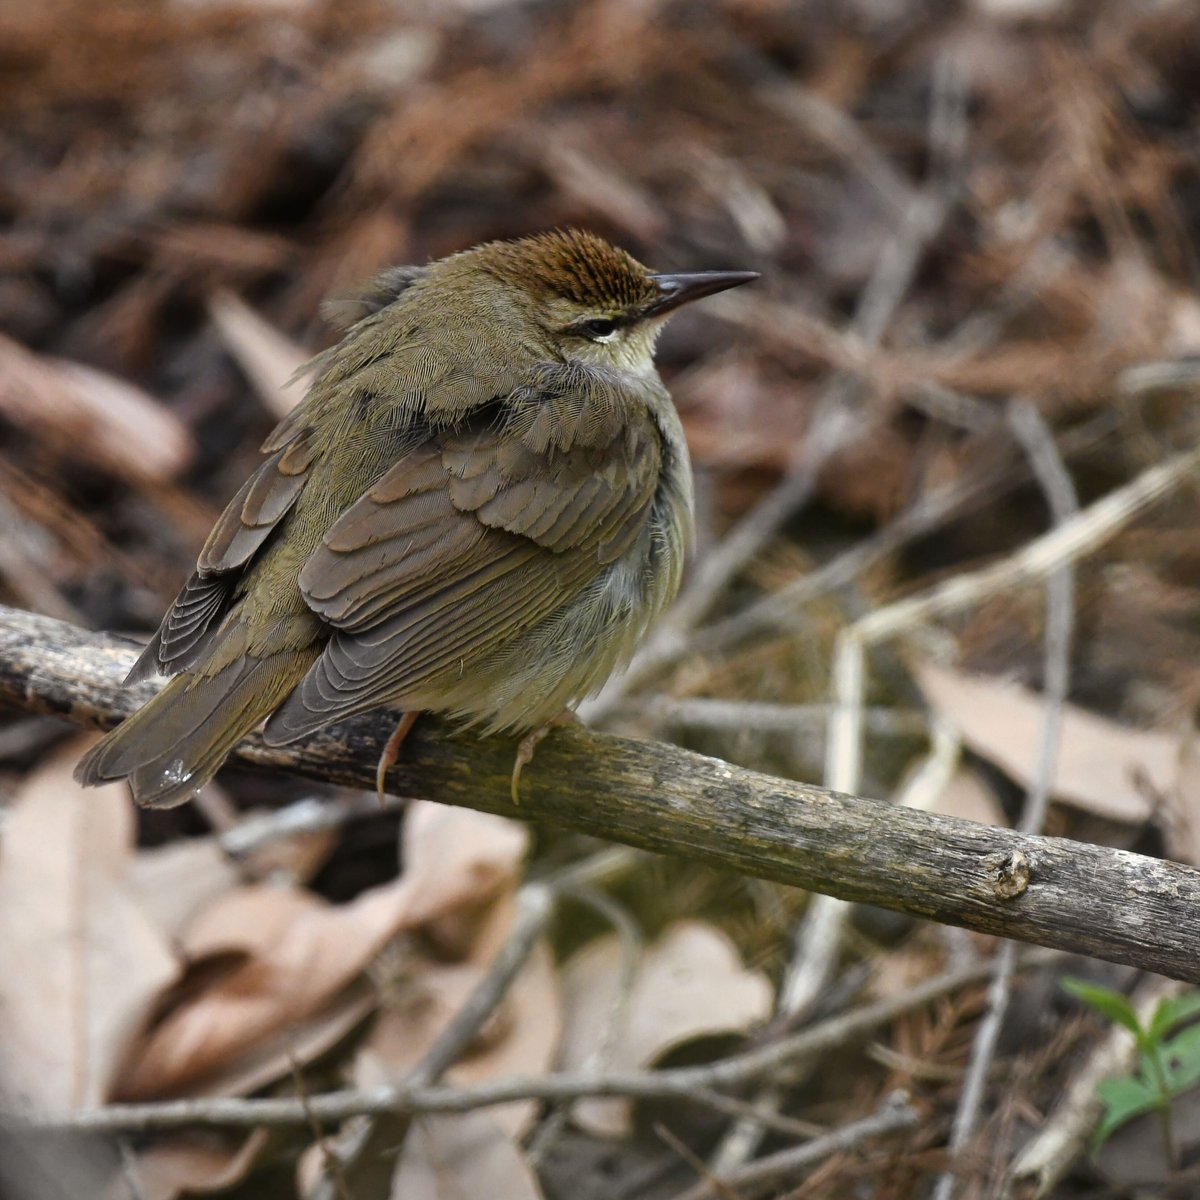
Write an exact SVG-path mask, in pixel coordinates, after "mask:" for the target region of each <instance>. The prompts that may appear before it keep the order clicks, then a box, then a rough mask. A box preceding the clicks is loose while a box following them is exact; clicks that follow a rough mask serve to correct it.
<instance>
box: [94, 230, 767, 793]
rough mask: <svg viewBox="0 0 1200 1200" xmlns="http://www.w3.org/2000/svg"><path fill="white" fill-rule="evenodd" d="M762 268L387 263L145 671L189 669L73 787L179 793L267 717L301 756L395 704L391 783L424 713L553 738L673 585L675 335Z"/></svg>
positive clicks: (574, 248) (219, 525)
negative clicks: (676, 321)
mask: <svg viewBox="0 0 1200 1200" xmlns="http://www.w3.org/2000/svg"><path fill="white" fill-rule="evenodd" d="M757 277H758V276H757V274H756V273H755V272H751V271H704V272H696V273H684V274H656V273H654V272H652V271H650V270H649V269H648V268H647V267H645V266H643V265H642V264H641V263H640V262H638V261H637V260H636V259H634V258H633V257H632V256H631V255H630V254H628V253H627V252H626V251H624V250H621V249H619V248H617V247H615V246H613V245H611V244H610V243H609V242H607V241H605V240H603V239H602V238H600V237H598V236H597V235H595V234H593V233H590V232H587V231H584V230H579V229H574V228H567V229H558V230H554V231H551V232H548V233H542V234H537V235H533V236H529V237H524V238H518V239H514V240H501V241H491V242H486V243H483V244H480V245H477V246H474V247H472V248H471V249H468V250H464V251H461V252H459V253H456V254H452V255H450V256H448V257H446V258H442V259H438V260H436V261H433V262H430V263H429V264H428V265H425V266H411V267H410V266H403V267H394V268H392V269H390V270H388V271H385V272H384V273H383V274H381V275H380V276H378V277H377V278H376V279H375V280H373V281H372V282H371V283H370V285H369V286H367V287H366V288H365V289H364V290H363V291H362V293H361V294H360V295H359V296H357V297H355V298H353V299H351V300H349V301H345V302H343V303H341V304H340V305H336V306H334V308H333V316H334V319H335V320H337V321H338V322H339V323H340V324H341V325H342V327H343V331H342V335H341V340H340V341H338V342H337V343H336V344H335V345H333V346H332V347H331V348H330V349H328V350H326V351H325V352H323V353H322V354H320V355H318V356H317V357H316V358H315V359H314V360H313V363H312V364H311V371H312V374H311V378H312V382H311V385H310V386H309V389H308V392H307V394H306V395H305V397H304V398H303V400H302V401H301V402H300V403H299V404H298V405H297V406H296V407H295V408H294V409H293V410H292V411H291V412H290V413H289V414H288V415H287V416H286V417H285V418H284V419H283V420H282V421H281V422H280V424H279V425H278V426H277V427H276V428H275V429H274V431H273V432H272V433H271V434H270V436H269V437H268V438H267V439H266V441H265V442H264V443H263V446H262V449H261V453H262V455H263V456H264V457H263V461H262V462H261V464H260V465H259V466H258V468H257V469H256V470H255V471H254V472H253V474H252V475H251V476H250V477H249V478H248V479H247V480H246V481H245V483H244V484H243V485H242V486H241V488H240V489H239V490H238V491H237V493H236V494H235V495H234V496H233V498H232V499H231V500H230V502H229V504H228V506H227V507H226V508H225V510H224V511H223V512H222V514H221V516H220V517H219V518H218V520H217V522H216V524H215V525H214V527H213V529H212V531H211V533H210V534H209V536H208V538H207V540H206V541H205V543H204V546H203V548H202V549H201V550H200V553H199V556H198V558H197V561H196V565H195V569H194V571H193V572H192V574H191V576H190V577H189V578H188V580H187V582H186V583H184V585H183V587H182V589H181V590H180V592H179V594H178V596H177V597H176V598H175V601H174V602H173V603H172V605H171V607H170V608H169V610H168V611H167V613H166V615H165V616H164V618H163V620H162V623H161V625H160V626H159V628H158V631H157V632H156V633H155V634H154V636H153V638H152V639H151V640H150V642H149V643H148V645H147V646H146V647H145V650H144V651H143V652H142V654H141V656H140V657H139V658H138V659H137V661H136V663H135V664H134V666H133V668H132V669H131V670H130V672H129V674H128V677H127V679H126V683H133V682H137V681H140V680H144V679H147V678H149V677H151V676H153V675H155V674H163V675H168V676H171V677H172V678H171V679H170V681H169V682H168V683H167V684H166V686H165V687H164V688H163V689H162V690H161V691H160V692H158V694H157V695H155V696H154V697H153V698H152V699H150V700H149V701H148V702H147V703H146V704H144V705H143V706H142V707H141V708H140V709H138V710H137V711H136V712H135V713H133V714H132V715H131V716H129V717H128V718H127V719H126V720H125V721H124V722H123V723H121V724H120V725H118V726H117V727H116V728H115V729H114V730H112V731H111V732H109V733H108V734H107V735H106V736H105V737H103V738H102V739H101V740H100V741H99V742H97V743H96V744H95V745H94V746H93V747H92V748H91V749H90V750H89V751H88V752H87V753H86V754H85V755H84V757H83V758H82V759H81V760H80V762H79V764H78V766H77V768H76V772H75V776H76V779H77V780H78V781H79V782H80V783H82V784H84V785H86V786H93V785H99V784H102V783H106V782H110V781H114V780H122V779H124V780H128V782H129V786H130V788H131V791H132V793H133V797H134V799H135V800H136V801H137V802H138V803H139V804H141V805H144V806H148V807H155V808H165V807H170V806H173V805H176V804H180V803H183V802H185V801H186V800H188V799H189V798H190V797H191V796H192V795H193V794H194V793H195V791H196V790H197V789H198V788H200V787H201V786H203V785H204V784H205V783H206V782H207V781H208V780H209V779H211V777H212V776H213V775H214V774H215V773H216V771H217V770H218V769H219V768H220V766H221V764H222V763H223V762H224V761H225V759H226V758H227V757H228V756H229V755H230V753H231V752H232V751H233V749H234V747H235V746H236V745H237V743H238V742H239V741H241V739H242V738H243V737H245V736H246V735H247V734H249V733H251V732H252V731H254V730H255V729H257V728H259V727H260V726H262V736H263V739H264V741H265V742H266V743H267V744H268V745H271V746H283V745H288V744H290V743H293V742H296V741H298V740H301V739H303V738H305V737H307V736H309V735H310V734H313V733H314V732H316V731H317V730H320V729H322V728H324V727H325V726H327V725H330V724H332V723H334V722H338V721H342V720H344V719H346V718H348V717H351V716H354V715H356V714H359V713H362V712H365V711H368V710H370V709H374V708H377V707H380V706H390V707H392V708H394V709H397V710H400V711H401V712H402V713H403V714H404V715H403V716H402V718H401V719H400V721H399V723H398V724H397V727H396V733H395V734H394V735H393V737H392V739H390V740H389V743H388V746H387V747H386V748H385V751H384V754H383V755H382V756H381V758H380V763H379V767H378V770H377V781H378V786H379V788H380V791H381V794H382V790H383V787H384V780H385V775H386V771H387V769H388V767H390V765H391V764H392V763H393V762H394V761H395V758H396V754H397V752H398V749H399V744H400V742H401V741H402V739H403V737H404V736H405V735H406V734H407V731H408V728H410V727H411V724H412V721H413V720H414V719H415V718H416V716H417V715H418V714H420V713H426V712H428V713H437V714H441V715H443V716H444V717H446V718H448V719H449V720H450V721H451V722H452V723H454V724H455V725H457V726H461V727H463V728H469V729H476V730H477V731H478V732H479V733H480V734H481V735H490V734H494V733H499V732H501V731H508V732H512V733H524V734H527V735H528V736H529V738H530V739H532V742H533V743H536V740H537V738H539V737H540V736H541V735H542V733H544V731H545V730H546V729H547V728H549V727H550V726H551V725H552V724H553V723H555V722H556V721H557V720H559V719H560V717H561V716H562V715H563V714H564V713H570V711H571V710H572V707H573V706H574V705H575V704H577V703H578V702H579V701H580V700H582V699H584V698H585V697H587V696H589V695H592V694H594V693H595V692H596V691H598V690H599V688H600V687H601V686H602V685H603V684H604V682H605V681H606V680H607V679H608V677H609V676H610V675H611V674H612V673H613V671H614V670H616V669H617V668H618V667H620V666H622V665H624V664H626V663H627V662H628V660H629V659H630V657H631V656H632V654H633V651H634V649H635V647H636V645H637V643H638V641H639V639H640V638H641V637H642V635H643V634H644V632H645V630H646V628H647V626H648V625H649V624H650V622H651V621H652V620H653V619H654V618H655V617H656V616H657V615H658V614H659V613H660V612H661V611H662V610H663V608H664V607H665V606H666V605H667V604H668V602H669V601H670V600H671V599H672V598H673V597H674V596H675V594H676V592H677V591H678V588H679V586H680V581H681V578H682V573H683V568H684V561H685V556H686V555H687V554H688V553H689V550H690V546H691V543H692V540H693V492H692V472H691V465H690V460H689V456H688V448H687V442H686V440H685V438H684V431H683V427H682V425H681V423H680V419H679V416H678V413H677V412H676V409H675V406H674V404H673V402H672V400H671V397H670V395H669V393H668V392H667V389H666V387H665V386H664V384H663V382H662V380H661V378H660V376H659V374H658V372H657V370H656V368H655V365H654V349H655V342H656V340H657V338H658V336H659V333H660V332H661V330H662V328H663V325H664V323H665V322H666V320H667V319H668V317H670V315H671V314H672V313H674V312H675V311H676V310H677V309H678V308H680V307H681V306H682V305H684V304H687V303H690V302H691V301H694V300H697V299H700V298H701V297H704V296H710V295H713V294H715V293H717V292H721V291H724V290H726V289H728V288H733V287H738V286H740V285H742V284H745V283H748V282H750V281H751V280H752V279H755V278H757ZM264 722H265V724H264ZM524 752H525V753H526V754H528V753H531V750H526V751H524ZM519 767H520V764H519V763H518V767H517V768H516V769H515V770H514V796H515V792H516V777H517V773H518V771H519Z"/></svg>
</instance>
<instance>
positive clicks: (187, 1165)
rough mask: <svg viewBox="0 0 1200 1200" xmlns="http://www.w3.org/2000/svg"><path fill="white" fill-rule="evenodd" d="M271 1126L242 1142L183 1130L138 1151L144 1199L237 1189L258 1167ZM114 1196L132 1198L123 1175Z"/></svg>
mask: <svg viewBox="0 0 1200 1200" xmlns="http://www.w3.org/2000/svg"><path fill="white" fill-rule="evenodd" d="M267 1138H268V1134H267V1131H266V1130H265V1129H256V1130H254V1132H253V1133H251V1134H250V1136H249V1137H247V1138H244V1139H243V1140H242V1141H241V1142H240V1143H237V1144H231V1143H230V1141H229V1139H228V1138H227V1137H224V1136H221V1135H219V1134H212V1133H209V1134H205V1133H192V1134H177V1135H176V1136H174V1137H170V1138H167V1139H164V1140H160V1141H157V1142H155V1143H154V1144H153V1145H152V1146H148V1147H147V1148H146V1149H144V1150H140V1151H138V1153H137V1154H136V1155H135V1157H134V1159H133V1161H132V1163H131V1167H130V1169H131V1170H132V1172H133V1173H134V1175H135V1176H136V1179H137V1185H138V1192H137V1194H138V1200H177V1197H179V1196H184V1195H188V1196H196V1195H207V1194H210V1193H212V1192H223V1191H226V1190H227V1189H228V1188H231V1187H233V1185H234V1184H235V1183H238V1182H240V1181H241V1180H242V1178H243V1177H244V1176H245V1174H246V1172H247V1171H249V1170H250V1168H251V1167H252V1166H253V1165H254V1162H255V1160H256V1159H257V1158H258V1156H259V1155H260V1154H261V1153H262V1150H263V1147H264V1146H265V1145H266V1144H267ZM108 1197H109V1200H128V1197H129V1184H128V1182H127V1179H126V1177H125V1176H124V1175H123V1176H122V1177H121V1178H119V1179H118V1180H116V1181H115V1183H114V1186H113V1187H112V1188H110V1189H109V1193H108Z"/></svg>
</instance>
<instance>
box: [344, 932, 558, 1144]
mask: <svg viewBox="0 0 1200 1200" xmlns="http://www.w3.org/2000/svg"><path fill="white" fill-rule="evenodd" d="M485 974H486V969H485V968H484V967H483V966H480V965H476V964H473V963H458V964H453V965H446V964H444V963H437V962H434V961H432V960H429V959H419V960H416V962H414V964H413V966H412V969H411V970H410V971H409V973H408V978H407V979H406V980H405V981H404V983H403V984H402V985H399V986H398V987H397V988H396V989H395V992H394V994H393V996H392V997H391V1000H390V1002H389V1003H388V1004H387V1005H386V1006H385V1008H384V1010H383V1011H382V1012H381V1013H380V1014H379V1017H378V1019H377V1020H376V1022H375V1024H374V1026H373V1027H372V1029H371V1032H370V1034H369V1035H368V1036H367V1038H366V1039H365V1041H364V1042H363V1045H362V1047H361V1048H360V1050H359V1052H358V1055H357V1057H356V1059H355V1062H354V1082H355V1085H356V1086H357V1087H361V1088H366V1089H370V1088H372V1087H376V1086H379V1085H380V1084H388V1083H399V1082H401V1081H402V1080H403V1079H404V1078H405V1076H406V1075H407V1074H408V1073H409V1072H410V1071H411V1070H412V1068H413V1067H415V1066H416V1065H417V1063H419V1062H420V1061H421V1059H422V1058H423V1057H424V1056H425V1054H426V1053H427V1052H428V1051H429V1049H430V1047H431V1046H432V1045H433V1043H434V1041H435V1040H436V1039H437V1037H438V1036H439V1035H440V1034H441V1032H442V1031H443V1030H444V1029H445V1028H446V1026H447V1025H448V1024H449V1023H450V1021H452V1020H453V1019H454V1017H455V1015H456V1014H457V1013H458V1012H459V1010H460V1009H461V1008H462V1006H463V1004H464V1002H465V1001H466V999H467V997H468V996H469V995H470V994H471V992H472V991H473V990H474V989H475V987H476V986H477V985H478V983H479V982H480V980H481V979H482V978H483V977H484V975H485ZM562 1022H563V1016H562V994H561V989H560V986H559V981H558V975H557V973H556V972H555V969H554V964H553V962H552V960H551V957H550V952H549V950H548V949H547V948H546V947H545V946H544V945H542V944H539V945H538V946H537V947H535V949H534V951H533V953H532V954H531V955H530V958H529V962H528V963H526V965H525V967H524V969H523V970H522V971H521V973H520V975H518V976H517V978H516V980H515V981H514V983H513V985H512V988H511V989H510V991H509V993H508V995H507V996H506V997H505V999H504V1000H503V1002H502V1003H501V1005H500V1007H499V1009H498V1010H497V1012H496V1013H495V1014H494V1015H493V1017H492V1019H491V1020H490V1021H488V1023H487V1024H486V1025H485V1026H484V1027H483V1029H481V1030H480V1032H479V1034H478V1035H477V1036H476V1038H475V1040H474V1042H473V1043H472V1044H471V1045H469V1046H468V1047H467V1049H466V1051H465V1052H464V1054H463V1056H462V1057H461V1058H460V1059H459V1061H458V1062H457V1063H455V1065H454V1066H453V1067H451V1068H450V1070H449V1071H448V1072H447V1078H448V1080H449V1081H450V1082H451V1083H455V1084H458V1085H460V1086H464V1087H466V1086H470V1085H473V1084H480V1083H487V1082H489V1081H492V1080H498V1079H506V1078H509V1077H511V1076H514V1075H540V1074H544V1073H545V1072H546V1071H548V1070H549V1069H550V1068H551V1066H553V1064H554V1060H555V1058H556V1056H557V1054H558V1049H559V1043H560V1040H561V1037H562ZM490 1111H491V1114H492V1119H493V1120H494V1121H495V1122H496V1123H497V1124H498V1125H499V1126H500V1127H501V1128H502V1129H504V1130H506V1131H507V1132H508V1133H509V1134H511V1135H512V1136H514V1137H518V1136H520V1135H521V1134H522V1133H524V1132H525V1131H526V1130H527V1129H528V1128H529V1125H530V1122H531V1121H532V1119H533V1117H534V1114H535V1113H536V1111H537V1104H536V1102H533V1101H523V1102H521V1103H517V1104H509V1105H505V1106H504V1107H502V1108H496V1109H492V1110H490Z"/></svg>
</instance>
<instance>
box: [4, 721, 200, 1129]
mask: <svg viewBox="0 0 1200 1200" xmlns="http://www.w3.org/2000/svg"><path fill="white" fill-rule="evenodd" d="M87 744H88V743H87V742H86V741H84V742H79V741H72V742H70V743H69V744H68V745H66V746H65V747H64V748H63V749H62V750H61V751H59V752H58V753H57V754H55V755H54V756H53V757H52V758H51V759H49V760H48V761H47V763H46V764H45V766H43V767H42V768H41V769H40V770H38V771H36V772H34V774H32V775H31V776H30V777H29V778H28V779H27V780H26V781H25V783H24V785H23V786H22V787H21V789H20V791H19V792H18V794H17V796H16V798H15V799H14V801H13V803H12V805H11V806H10V808H9V810H8V814H7V817H6V820H5V822H4V830H3V841H2V842H0V962H2V963H3V964H4V970H3V971H2V972H0V1080H2V1081H3V1085H4V1088H5V1090H6V1092H8V1100H9V1102H16V1103H17V1104H19V1105H20V1106H21V1107H22V1108H29V1109H33V1110H36V1111H38V1112H44V1113H65V1112H69V1111H71V1110H72V1109H75V1108H81V1107H88V1106H92V1105H97V1104H102V1103H104V1102H105V1101H106V1100H108V1099H109V1097H110V1094H111V1085H112V1082H113V1079H114V1076H115V1074H116V1072H117V1070H118V1068H119V1066H120V1063H121V1061H122V1060H123V1058H124V1057H125V1054H126V1053H127V1051H128V1050H129V1047H130V1046H131V1044H132V1043H133V1041H134V1039H135V1037H136V1036H137V1034H138V1032H139V1031H140V1029H141V1027H142V1025H143V1023H144V1021H145V1020H146V1018H147V1017H148V1016H149V1014H150V1012H151V1011H152V1009H153V1008H154V1006H155V1004H156V1003H157V1002H158V999H159V997H160V995H161V994H162V993H163V991H164V990H165V989H166V988H168V987H169V986H170V985H171V984H172V983H174V982H175V980H176V978H177V977H178V974H179V965H178V963H177V961H176V958H175V956H174V955H173V954H172V953H171V951H170V949H169V948H168V945H167V941H166V938H165V937H164V935H163V934H162V932H161V931H160V930H159V929H158V927H157V926H156V925H155V923H154V921H153V920H152V918H151V917H150V915H149V914H148V912H147V911H146V910H145V908H144V907H143V902H142V898H141V897H140V895H139V894H138V893H137V891H136V890H135V889H134V888H133V886H132V885H131V883H130V880H129V867H130V863H131V860H132V858H133V813H132V810H131V808H130V805H129V797H128V795H127V793H126V791H125V788H124V787H122V786H119V785H114V786H111V787H104V788H99V789H96V790H95V791H88V792H84V791H83V789H82V788H80V787H79V786H78V785H77V784H76V783H75V781H74V780H73V779H72V778H71V771H72V769H73V768H74V765H75V762H76V760H77V759H78V758H79V755H80V753H81V752H82V750H83V749H85V748H86V746H87Z"/></svg>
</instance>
